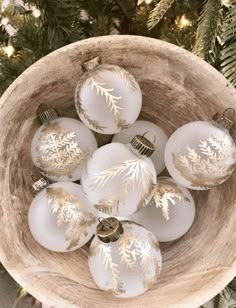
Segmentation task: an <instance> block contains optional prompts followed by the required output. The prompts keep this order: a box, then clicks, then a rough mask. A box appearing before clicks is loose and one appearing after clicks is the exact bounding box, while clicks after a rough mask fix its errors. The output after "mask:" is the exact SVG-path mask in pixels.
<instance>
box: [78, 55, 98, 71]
mask: <svg viewBox="0 0 236 308" xmlns="http://www.w3.org/2000/svg"><path fill="white" fill-rule="evenodd" d="M101 64H102V59H101V58H100V57H95V58H93V59H91V60H88V61H85V62H83V63H82V64H81V67H82V70H83V72H88V71H92V70H93V69H95V68H96V67H98V66H99V65H101Z"/></svg>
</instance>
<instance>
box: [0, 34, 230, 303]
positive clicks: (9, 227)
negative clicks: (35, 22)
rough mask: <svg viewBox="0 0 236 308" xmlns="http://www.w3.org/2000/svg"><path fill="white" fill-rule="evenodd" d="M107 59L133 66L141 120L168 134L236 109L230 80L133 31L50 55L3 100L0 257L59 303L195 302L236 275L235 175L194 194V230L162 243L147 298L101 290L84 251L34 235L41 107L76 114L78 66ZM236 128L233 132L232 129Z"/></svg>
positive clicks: (22, 280) (29, 285) (38, 293)
mask: <svg viewBox="0 0 236 308" xmlns="http://www.w3.org/2000/svg"><path fill="white" fill-rule="evenodd" d="M97 55H100V56H101V57H102V58H103V61H104V62H106V63H111V64H118V65H120V66H123V67H124V68H127V69H128V70H129V71H130V72H131V73H133V74H134V76H135V77H136V78H137V79H138V81H139V83H140V86H141V88H142V91H143V109H142V114H141V118H143V119H148V120H151V121H153V122H155V123H157V124H158V125H160V126H161V127H163V128H164V130H165V131H166V133H168V135H170V134H171V133H172V132H173V131H174V130H175V129H176V128H178V127H179V126H181V125H183V124H185V123H187V122H189V121H193V120H197V119H204V120H207V119H209V118H210V117H211V116H212V115H213V114H214V113H215V112H216V111H219V112H221V111H223V110H224V109H225V108H227V107H234V108H236V103H235V102H236V91H235V90H234V89H233V88H232V87H231V86H229V85H228V84H227V81H226V80H225V79H224V77H223V76H222V75H221V74H220V73H219V72H217V71H216V70H215V69H214V68H212V67H211V66H210V65H208V64H207V63H205V62H203V61H201V60H200V59H198V58H197V57H195V56H194V55H192V54H190V53H189V52H187V51H185V50H183V49H181V48H178V47H176V46H174V45H170V44H168V43H165V42H162V41H158V40H154V39H150V38H144V37H135V36H108V37H97V38H92V39H88V40H84V41H81V42H78V43H75V44H72V45H69V46H66V47H64V48H62V49H59V50H57V51H55V52H53V53H51V54H50V55H48V56H46V57H44V58H43V59H41V60H40V61H38V62H37V63H35V64H34V65H32V66H31V67H30V68H29V69H28V70H26V71H25V72H24V73H23V74H22V75H21V76H20V77H19V78H18V79H17V80H16V81H15V82H14V83H13V84H12V85H11V86H10V87H9V88H8V90H7V91H6V92H5V94H4V95H3V96H2V98H1V100H0V136H1V137H0V138H1V141H0V155H1V156H0V170H1V174H0V193H1V207H0V234H1V241H0V260H1V262H2V263H3V264H4V266H5V267H6V269H7V270H8V271H9V272H10V274H11V275H12V276H13V277H14V278H15V279H16V281H18V283H19V284H21V285H22V286H23V287H24V288H26V289H27V290H28V291H29V292H30V293H31V294H32V295H34V296H35V297H37V298H38V299H39V300H41V301H44V302H46V303H48V304H51V305H53V304H54V305H56V306H57V307H60V308H61V307H66V308H67V307H82V308H87V307H88V308H90V307H100V308H104V307H116V308H118V307H119V308H121V307H126V308H131V307H132V308H137V307H145V308H151V307H153V308H154V307H155V308H156V307H170V306H171V307H181V308H182V307H197V306H199V305H200V304H203V303H204V302H206V301H207V300H209V299H210V298H211V297H213V296H214V295H216V294H217V293H218V292H219V291H220V290H221V289H222V288H224V287H225V285H226V284H227V283H228V282H229V281H230V280H231V279H232V278H233V277H234V275H236V262H235V259H236V222H235V219H236V207H235V204H236V188H235V187H236V175H235V173H234V174H233V176H232V177H231V178H230V179H229V180H228V181H227V182H226V183H225V184H223V185H221V186H219V187H217V188H214V189H212V190H210V191H203V192H197V193H195V195H194V197H195V200H196V205H197V214H196V219H195V222H194V225H193V227H192V228H191V230H190V231H189V232H188V233H187V234H186V235H185V236H184V237H182V238H181V239H180V240H178V241H176V242H173V243H171V244H168V245H161V247H162V253H163V261H164V262H163V270H162V274H161V277H160V281H159V285H158V287H157V288H156V289H153V290H151V291H149V292H147V293H145V294H144V295H142V296H141V297H138V298H134V299H129V300H123V299H122V300H121V299H116V298H114V297H113V296H112V295H110V294H105V293H104V292H102V291H100V290H99V289H98V288H97V287H96V285H95V284H94V282H93V281H92V279H91V276H90V273H89V270H88V266H87V248H83V249H80V250H78V251H75V252H71V253H64V254H60V253H53V252H50V251H48V250H46V249H44V248H43V247H40V246H39V245H38V244H37V243H36V242H35V241H34V239H33V238H32V236H31V234H30V231H29V228H28V224H27V213H28V208H29V205H30V203H31V200H32V195H31V193H30V185H31V184H32V182H31V178H30V176H31V174H32V173H35V170H34V168H33V166H32V163H31V158H30V142H31V139H32V136H33V134H34V132H35V130H36V128H37V127H38V125H39V124H38V122H37V120H36V117H35V111H36V108H37V106H38V105H39V104H40V103H43V102H44V103H48V104H49V105H51V106H54V107H56V108H57V110H58V111H59V112H60V114H61V115H65V116H72V117H76V112H75V108H74V105H73V104H74V98H73V96H74V89H75V86H76V83H77V81H78V79H79V78H80V76H81V75H82V70H81V66H80V64H81V62H83V61H85V60H88V59H89V58H91V57H94V56H97ZM235 132H236V131H235V130H233V134H235Z"/></svg>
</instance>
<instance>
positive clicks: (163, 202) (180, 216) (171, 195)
mask: <svg viewBox="0 0 236 308" xmlns="http://www.w3.org/2000/svg"><path fill="white" fill-rule="evenodd" d="M194 216H195V204H194V200H193V197H192V195H191V194H190V192H189V191H188V189H187V188H184V187H183V186H180V185H178V184H177V183H176V182H175V181H174V180H173V179H171V178H169V177H158V178H157V184H156V186H155V189H154V195H153V199H152V200H151V202H150V203H149V204H148V205H147V206H146V207H145V208H143V209H142V210H141V211H139V212H137V213H135V214H133V215H132V216H131V217H130V220H133V221H135V222H137V223H141V224H142V225H143V226H145V227H147V228H148V229H149V230H150V231H151V232H152V233H153V234H154V235H155V236H156V238H157V240H158V241H160V242H168V241H173V240H176V239H178V238H180V237H181V236H182V235H184V234H185V233H186V232H187V231H188V230H189V229H190V227H191V225H192V223H193V220H194Z"/></svg>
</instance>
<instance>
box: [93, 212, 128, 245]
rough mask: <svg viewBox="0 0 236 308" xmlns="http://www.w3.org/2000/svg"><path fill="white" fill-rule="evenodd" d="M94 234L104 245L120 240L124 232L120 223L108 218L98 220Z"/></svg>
mask: <svg viewBox="0 0 236 308" xmlns="http://www.w3.org/2000/svg"><path fill="white" fill-rule="evenodd" d="M98 220H99V224H98V226H97V230H96V234H97V236H98V238H99V239H100V240H101V241H102V242H104V243H110V242H115V241H117V240H118V239H119V238H120V235H121V234H122V233H123V232H124V230H123V227H122V224H121V222H120V221H119V220H118V219H117V218H115V217H108V218H105V219H102V220H101V219H98Z"/></svg>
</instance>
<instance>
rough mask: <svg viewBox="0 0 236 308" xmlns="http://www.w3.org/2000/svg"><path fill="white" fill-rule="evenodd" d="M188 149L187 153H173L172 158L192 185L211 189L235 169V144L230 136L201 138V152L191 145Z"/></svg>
mask: <svg viewBox="0 0 236 308" xmlns="http://www.w3.org/2000/svg"><path fill="white" fill-rule="evenodd" d="M187 151H188V154H187V155H183V154H182V153H172V158H173V163H174V165H175V168H176V169H177V170H178V171H179V172H180V173H181V175H182V176H183V177H184V178H185V179H186V180H188V181H189V182H190V183H191V185H192V187H199V188H204V189H209V188H211V187H214V186H216V185H219V184H221V183H223V182H224V181H225V180H226V179H227V178H228V177H229V176H230V175H231V174H232V172H233V170H234V167H235V155H236V151H235V144H234V142H233V141H231V140H229V139H228V138H223V137H217V136H213V137H210V138H208V139H206V140H201V141H200V143H199V149H198V151H199V152H200V154H198V153H197V152H196V150H195V149H192V148H189V147H187ZM232 161H233V163H232ZM227 162H230V163H227Z"/></svg>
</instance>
